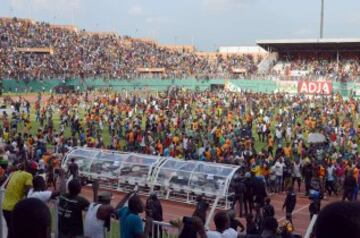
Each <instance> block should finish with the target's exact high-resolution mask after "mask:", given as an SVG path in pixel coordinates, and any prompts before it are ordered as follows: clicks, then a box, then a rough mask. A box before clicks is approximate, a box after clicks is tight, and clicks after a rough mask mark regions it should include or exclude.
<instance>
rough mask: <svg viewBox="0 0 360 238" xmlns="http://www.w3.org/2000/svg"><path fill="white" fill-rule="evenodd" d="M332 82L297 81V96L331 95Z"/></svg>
mask: <svg viewBox="0 0 360 238" xmlns="http://www.w3.org/2000/svg"><path fill="white" fill-rule="evenodd" d="M332 89H333V88H332V82H330V81H322V82H311V81H299V82H298V93H299V94H323V95H330V94H331V93H332Z"/></svg>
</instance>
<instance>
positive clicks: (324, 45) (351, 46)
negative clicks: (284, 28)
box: [256, 38, 360, 52]
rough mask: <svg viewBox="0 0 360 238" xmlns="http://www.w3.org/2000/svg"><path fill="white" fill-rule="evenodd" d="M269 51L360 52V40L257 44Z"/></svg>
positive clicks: (315, 40)
mask: <svg viewBox="0 0 360 238" xmlns="http://www.w3.org/2000/svg"><path fill="white" fill-rule="evenodd" d="M256 44H257V45H259V46H261V47H262V48H264V49H265V50H268V51H280V52H284V51H360V39H356V38H354V39H302V40H300V39H294V40H260V41H257V42H256Z"/></svg>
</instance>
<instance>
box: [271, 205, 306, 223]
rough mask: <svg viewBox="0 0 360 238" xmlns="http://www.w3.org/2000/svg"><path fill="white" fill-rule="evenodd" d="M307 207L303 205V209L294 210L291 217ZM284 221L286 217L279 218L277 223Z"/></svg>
mask: <svg viewBox="0 0 360 238" xmlns="http://www.w3.org/2000/svg"><path fill="white" fill-rule="evenodd" d="M308 207H309V205H305V206H303V207H300V208H299V209H297V210H295V211H293V213H292V214H293V215H294V214H296V213H298V212H301V211H302V210H304V209H305V208H308ZM285 219H286V216H283V217H281V218H280V219H279V220H278V221H279V222H280V221H283V220H285Z"/></svg>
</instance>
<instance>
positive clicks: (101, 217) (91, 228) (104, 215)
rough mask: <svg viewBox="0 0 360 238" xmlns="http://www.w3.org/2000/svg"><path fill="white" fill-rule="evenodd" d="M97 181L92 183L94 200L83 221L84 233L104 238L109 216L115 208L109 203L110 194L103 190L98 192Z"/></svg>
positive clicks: (108, 224)
mask: <svg viewBox="0 0 360 238" xmlns="http://www.w3.org/2000/svg"><path fill="white" fill-rule="evenodd" d="M98 190H99V182H98V181H97V180H96V181H94V183H93V192H94V202H93V203H90V205H89V208H88V210H87V213H86V216H85V222H84V235H85V237H87V238H105V234H106V230H109V229H110V218H111V215H112V214H114V213H115V209H114V208H113V207H112V206H111V205H110V202H111V198H112V194H111V193H110V192H107V191H104V192H100V193H98Z"/></svg>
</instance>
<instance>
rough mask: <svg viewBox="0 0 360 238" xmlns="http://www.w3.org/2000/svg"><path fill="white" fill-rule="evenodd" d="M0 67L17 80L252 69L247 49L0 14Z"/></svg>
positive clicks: (225, 72) (202, 74) (207, 75)
mask: <svg viewBox="0 0 360 238" xmlns="http://www.w3.org/2000/svg"><path fill="white" fill-rule="evenodd" d="M0 44H1V48H0V69H1V72H0V73H1V74H0V75H2V76H3V77H8V78H15V79H21V80H32V79H41V80H44V79H47V78H69V77H81V78H86V77H102V78H109V79H111V78H121V79H132V78H135V77H139V72H138V71H137V69H138V68H164V69H165V71H164V72H163V73H162V74H161V77H166V78H183V77H196V78H213V77H218V76H224V75H230V77H231V75H232V74H233V72H234V71H233V68H235V69H240V70H241V71H242V73H245V74H250V73H254V72H255V71H256V64H257V63H258V59H254V58H253V57H252V56H251V55H220V54H218V55H216V57H215V58H213V57H209V56H206V55H200V54H198V53H197V52H192V51H188V50H185V49H184V50H174V49H169V48H167V47H162V46H160V45H159V44H157V43H155V42H152V41H147V40H141V39H134V38H130V37H127V36H124V37H120V36H118V35H117V34H111V33H109V34H101V33H99V34H98V33H90V32H86V31H84V30H82V31H77V30H75V29H71V28H66V27H58V26H52V25H50V24H48V23H44V22H33V21H30V20H21V19H16V18H13V19H8V18H2V19H0ZM19 48H33V49H34V48H49V49H51V52H50V51H49V52H48V53H44V52H42V53H40V52H23V51H20V50H19Z"/></svg>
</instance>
